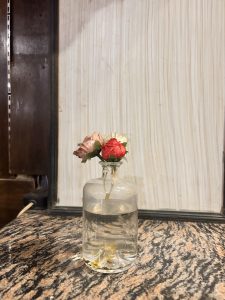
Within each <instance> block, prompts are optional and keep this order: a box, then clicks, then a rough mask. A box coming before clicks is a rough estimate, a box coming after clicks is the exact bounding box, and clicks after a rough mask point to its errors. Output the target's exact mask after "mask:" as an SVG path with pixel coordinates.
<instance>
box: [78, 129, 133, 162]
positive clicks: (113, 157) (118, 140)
mask: <svg viewBox="0 0 225 300" xmlns="http://www.w3.org/2000/svg"><path fill="white" fill-rule="evenodd" d="M78 146H79V147H78V149H77V150H75V151H74V152H73V154H74V155H76V156H78V157H79V158H81V159H82V160H81V162H82V163H85V162H86V161H87V160H88V159H91V158H93V157H96V156H97V157H98V158H99V159H100V160H101V161H105V162H119V161H120V160H121V159H123V158H124V157H125V155H126V154H127V152H128V151H127V149H126V147H127V138H126V137H125V136H122V135H120V134H117V133H113V134H111V135H110V136H107V137H106V138H103V136H101V135H100V134H99V133H97V132H94V133H93V134H92V135H90V136H86V137H85V139H84V140H83V142H82V143H80V144H78Z"/></svg>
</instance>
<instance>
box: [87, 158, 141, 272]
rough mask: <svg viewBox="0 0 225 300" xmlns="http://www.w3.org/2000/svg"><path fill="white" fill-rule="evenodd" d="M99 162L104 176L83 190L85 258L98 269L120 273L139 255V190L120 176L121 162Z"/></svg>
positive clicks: (94, 268) (88, 263) (92, 181)
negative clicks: (137, 191)
mask: <svg viewBox="0 0 225 300" xmlns="http://www.w3.org/2000/svg"><path fill="white" fill-rule="evenodd" d="M100 164H101V166H102V177H101V178H97V179H94V180H90V181H88V182H87V183H86V184H85V186H84V190H83V246H82V248H83V249H82V251H83V258H84V260H85V262H86V264H87V265H88V266H89V267H90V268H92V269H93V270H95V271H98V272H102V273H118V272H122V271H124V270H126V269H128V268H129V267H130V266H131V265H132V263H133V262H134V261H135V259H136V256H137V232H138V209H137V193H136V189H135V187H134V185H133V184H132V183H130V182H127V181H126V180H124V179H120V178H119V177H118V174H117V173H118V168H119V167H120V165H121V162H100Z"/></svg>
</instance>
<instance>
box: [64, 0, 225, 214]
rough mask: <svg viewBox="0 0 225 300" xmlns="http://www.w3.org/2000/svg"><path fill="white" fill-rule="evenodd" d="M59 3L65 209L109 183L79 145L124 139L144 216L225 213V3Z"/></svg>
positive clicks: (126, 169) (186, 0) (124, 172)
mask: <svg viewBox="0 0 225 300" xmlns="http://www.w3.org/2000/svg"><path fill="white" fill-rule="evenodd" d="M59 2H60V9H59V12H60V16H59V50H60V52H59V156H58V165H59V170H58V197H59V205H81V197H82V187H83V184H84V183H85V182H86V181H87V180H88V179H89V178H92V177H96V176H97V175H99V174H100V167H99V166H98V164H97V160H96V161H91V162H90V163H89V162H88V163H87V164H86V165H84V164H82V165H81V163H80V161H79V160H78V159H77V158H76V157H73V155H72V152H73V149H74V148H75V147H76V144H77V142H79V141H81V140H82V138H83V137H84V136H85V135H87V134H88V133H91V132H93V131H100V132H103V133H108V132H111V131H118V132H123V133H127V135H128V137H129V139H130V149H129V155H128V163H124V165H123V166H122V167H121V173H122V175H124V176H127V177H128V179H130V180H134V181H135V182H136V183H137V184H138V186H139V207H140V208H146V209H175V210H192V211H211V212H220V209H221V206H222V184H223V182H222V177H223V163H222V157H223V140H224V106H225V88H224V86H225V1H223V0H216V1H215V0H197V1H196V0H183V1H179V0H173V1H169V0H158V1H154V0H92V1H88V0H60V1H59ZM131 176H135V177H134V178H131Z"/></svg>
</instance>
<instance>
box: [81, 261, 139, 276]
mask: <svg viewBox="0 0 225 300" xmlns="http://www.w3.org/2000/svg"><path fill="white" fill-rule="evenodd" d="M134 263H135V260H134V261H132V262H131V263H130V264H128V265H126V266H123V267H122V266H121V267H119V268H115V269H113V268H99V267H98V266H95V265H94V264H93V263H91V262H87V261H85V264H86V266H88V267H89V268H90V269H91V270H93V271H95V272H98V273H105V274H115V273H121V272H125V271H127V270H128V269H129V268H131V267H132V266H133V265H134Z"/></svg>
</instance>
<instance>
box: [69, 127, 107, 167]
mask: <svg viewBox="0 0 225 300" xmlns="http://www.w3.org/2000/svg"><path fill="white" fill-rule="evenodd" d="M103 142H104V140H103V138H102V136H101V135H100V134H98V133H97V132H94V133H93V134H92V135H90V136H86V137H85V139H84V140H83V142H82V143H80V144H78V146H79V148H78V149H77V150H76V151H74V152H73V154H74V155H76V156H78V157H79V158H81V159H82V162H86V160H87V159H88V158H92V157H94V156H96V155H97V152H98V153H99V152H100V149H101V146H102V145H103Z"/></svg>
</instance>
